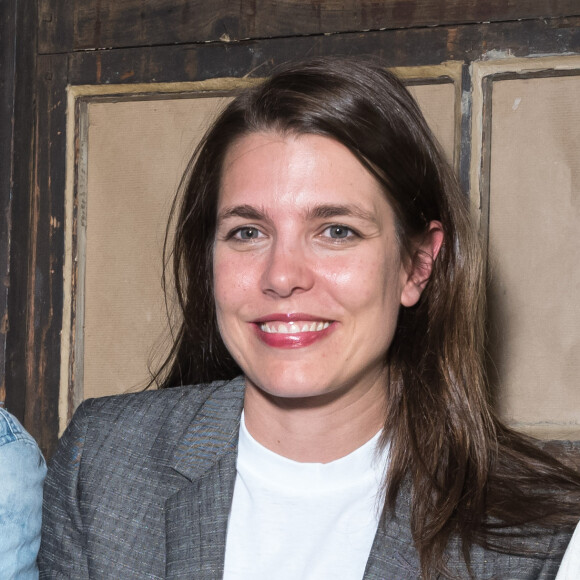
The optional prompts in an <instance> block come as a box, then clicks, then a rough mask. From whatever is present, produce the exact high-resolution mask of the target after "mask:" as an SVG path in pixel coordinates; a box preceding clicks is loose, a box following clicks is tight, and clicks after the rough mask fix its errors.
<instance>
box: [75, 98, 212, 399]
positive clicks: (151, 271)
mask: <svg viewBox="0 0 580 580" xmlns="http://www.w3.org/2000/svg"><path fill="white" fill-rule="evenodd" d="M222 105H223V99H220V98H195V99H171V100H169V99H168V100H154V101H127V102H108V103H92V104H90V105H89V124H90V125H89V133H88V152H89V154H88V184H87V190H88V192H87V234H86V235H87V242H86V278H85V329H84V381H83V384H84V398H88V397H95V396H102V395H107V394H112V393H119V392H124V391H125V390H127V389H129V388H132V387H135V386H136V385H143V384H144V383H145V382H146V381H147V379H148V371H147V367H148V362H149V360H150V357H151V356H152V355H153V354H155V352H156V351H155V350H153V347H154V346H155V345H158V344H159V341H160V340H161V341H162V340H164V339H165V340H166V338H167V337H166V333H165V329H166V323H165V319H166V317H165V307H164V302H163V294H162V291H161V272H162V248H163V239H164V235H165V225H166V222H167V218H168V215H169V209H170V205H171V202H172V200H173V196H174V194H175V191H176V190H177V187H178V184H179V179H180V176H181V174H182V173H183V171H184V169H185V166H186V164H187V161H188V160H189V157H190V155H191V152H192V151H193V148H194V146H195V144H196V143H197V142H198V140H199V139H200V137H201V135H202V134H203V132H204V131H205V129H206V128H207V126H208V124H209V121H208V119H210V118H212V117H213V116H214V115H215V114H216V111H218V110H219V109H220V107H221V106H222ZM162 350H163V349H162Z"/></svg>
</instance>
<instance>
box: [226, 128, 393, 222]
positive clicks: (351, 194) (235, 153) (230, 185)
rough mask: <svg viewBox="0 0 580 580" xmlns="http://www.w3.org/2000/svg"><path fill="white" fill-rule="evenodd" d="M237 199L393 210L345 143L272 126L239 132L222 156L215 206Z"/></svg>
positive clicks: (236, 202) (264, 203) (241, 201)
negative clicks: (242, 134)
mask: <svg viewBox="0 0 580 580" xmlns="http://www.w3.org/2000/svg"><path fill="white" fill-rule="evenodd" d="M239 204H250V205H257V206H265V207H267V206H268V205H271V204H274V205H276V206H284V207H286V208H287V209H288V210H294V209H296V208H308V207H309V206H312V205H317V204H350V205H358V206H360V207H361V208H362V209H364V210H365V211H367V212H368V211H374V212H378V213H383V212H385V211H387V212H390V211H391V208H390V204H389V202H388V201H387V198H386V195H385V193H384V191H383V188H382V186H381V185H380V184H379V182H378V181H377V180H376V178H375V177H374V176H373V175H372V174H371V173H370V172H369V171H368V170H367V169H366V168H365V167H364V166H363V165H362V164H361V163H360V162H359V160H358V159H357V158H356V157H355V156H354V155H353V154H352V153H351V152H350V151H349V150H348V149H347V148H346V147H345V146H344V145H342V144H341V143H339V142H338V141H335V140H334V139H330V138H328V137H323V136H319V135H308V134H307V135H294V134H289V135H281V134H278V133H273V132H268V133H253V134H250V135H247V136H245V137H242V138H241V139H239V140H238V141H236V142H235V143H234V144H233V145H232V146H231V147H230V149H229V150H228V152H227V154H226V156H225V159H224V164H223V167H222V175H221V184H220V195H219V202H218V207H219V208H224V207H226V206H231V205H239Z"/></svg>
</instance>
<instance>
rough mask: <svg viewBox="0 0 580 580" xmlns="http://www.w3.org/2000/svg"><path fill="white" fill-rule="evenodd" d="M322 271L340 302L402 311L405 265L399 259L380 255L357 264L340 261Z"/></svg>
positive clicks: (369, 257) (351, 261)
mask: <svg viewBox="0 0 580 580" xmlns="http://www.w3.org/2000/svg"><path fill="white" fill-rule="evenodd" d="M326 266H329V267H325V268H323V269H322V268H321V269H320V270H319V274H320V276H321V277H323V278H324V279H325V280H326V282H327V284H328V287H330V288H333V289H334V292H335V296H336V297H337V298H338V299H339V301H340V302H343V303H344V302H348V303H349V304H350V305H351V306H352V307H356V306H359V307H361V308H365V307H367V308H369V309H371V308H373V309H374V308H380V309H383V308H387V309H388V310H389V311H398V308H399V305H400V297H401V290H402V277H401V263H400V261H399V260H398V259H397V257H396V256H383V257H381V258H379V259H377V257H376V254H375V255H373V256H366V257H363V258H361V259H357V260H337V261H336V262H335V263H333V264H332V265H330V264H326Z"/></svg>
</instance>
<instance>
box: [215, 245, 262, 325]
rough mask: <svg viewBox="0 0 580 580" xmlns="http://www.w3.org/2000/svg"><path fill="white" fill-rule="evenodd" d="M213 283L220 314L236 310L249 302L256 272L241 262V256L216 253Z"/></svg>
mask: <svg viewBox="0 0 580 580" xmlns="http://www.w3.org/2000/svg"><path fill="white" fill-rule="evenodd" d="M213 281H214V295H215V302H216V308H217V310H218V315H219V312H220V311H222V312H228V311H231V310H235V309H236V308H237V307H238V306H239V305H240V304H244V303H245V302H247V301H248V296H249V291H250V289H251V288H253V287H255V272H254V270H253V269H252V268H251V267H249V266H248V265H247V264H245V263H244V261H243V260H240V256H239V255H229V254H228V253H220V252H216V253H215V254H214V261H213Z"/></svg>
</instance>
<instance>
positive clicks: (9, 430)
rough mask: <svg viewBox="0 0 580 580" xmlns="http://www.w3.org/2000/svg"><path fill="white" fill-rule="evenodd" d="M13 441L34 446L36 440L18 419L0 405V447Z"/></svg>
mask: <svg viewBox="0 0 580 580" xmlns="http://www.w3.org/2000/svg"><path fill="white" fill-rule="evenodd" d="M15 442H21V443H24V444H28V445H30V446H32V447H36V442H35V441H34V439H33V438H32V437H31V436H30V435H29V434H28V433H27V432H26V430H25V429H24V427H23V426H22V425H21V424H20V422H19V421H18V419H17V418H16V417H15V416H14V415H11V414H10V413H9V412H8V411H7V410H6V409H4V408H3V407H0V448H1V447H3V446H4V445H8V444H10V443H15Z"/></svg>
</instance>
